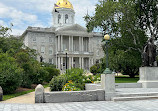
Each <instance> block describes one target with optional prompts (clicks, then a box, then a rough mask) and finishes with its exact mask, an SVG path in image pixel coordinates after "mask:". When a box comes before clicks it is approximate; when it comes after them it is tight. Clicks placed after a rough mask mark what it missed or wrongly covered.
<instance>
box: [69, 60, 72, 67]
mask: <svg viewBox="0 0 158 111" xmlns="http://www.w3.org/2000/svg"><path fill="white" fill-rule="evenodd" d="M71 63H72V62H71V57H69V69H71Z"/></svg>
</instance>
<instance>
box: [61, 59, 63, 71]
mask: <svg viewBox="0 0 158 111" xmlns="http://www.w3.org/2000/svg"><path fill="white" fill-rule="evenodd" d="M61 69H62V70H63V57H61Z"/></svg>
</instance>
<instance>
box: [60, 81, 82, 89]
mask: <svg viewBox="0 0 158 111" xmlns="http://www.w3.org/2000/svg"><path fill="white" fill-rule="evenodd" d="M62 90H63V91H80V90H81V89H80V88H77V87H76V84H75V83H74V82H72V81H71V80H70V81H68V83H66V84H65V85H64V86H63V89H62Z"/></svg>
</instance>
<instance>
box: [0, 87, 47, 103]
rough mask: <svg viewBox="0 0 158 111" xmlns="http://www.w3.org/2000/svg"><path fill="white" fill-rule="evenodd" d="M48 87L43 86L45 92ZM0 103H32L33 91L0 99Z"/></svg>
mask: <svg viewBox="0 0 158 111" xmlns="http://www.w3.org/2000/svg"><path fill="white" fill-rule="evenodd" d="M49 89H50V88H49V87H47V88H45V92H49ZM0 103H22V104H34V103H35V92H31V93H28V94H24V95H21V96H18V97H15V98H11V99H8V100H6V101H2V102H0Z"/></svg>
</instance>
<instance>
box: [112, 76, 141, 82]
mask: <svg viewBox="0 0 158 111" xmlns="http://www.w3.org/2000/svg"><path fill="white" fill-rule="evenodd" d="M138 80H139V77H135V78H130V77H115V82H116V83H136V82H137V81H138Z"/></svg>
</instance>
